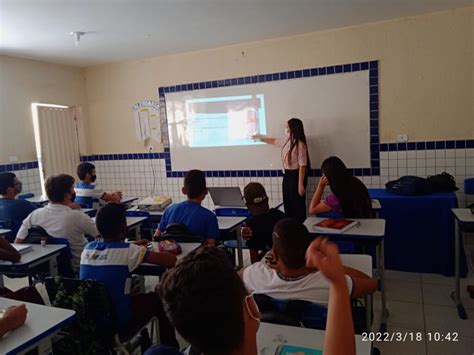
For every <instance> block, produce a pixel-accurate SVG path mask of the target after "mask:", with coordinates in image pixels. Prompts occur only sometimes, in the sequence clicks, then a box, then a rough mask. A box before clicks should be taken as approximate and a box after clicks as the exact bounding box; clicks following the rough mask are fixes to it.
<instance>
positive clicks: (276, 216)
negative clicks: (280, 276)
mask: <svg viewBox="0 0 474 355" xmlns="http://www.w3.org/2000/svg"><path fill="white" fill-rule="evenodd" d="M243 198H244V201H245V205H246V206H247V208H248V210H249V212H250V218H249V219H248V221H247V222H246V225H245V226H244V227H242V228H241V233H242V237H243V238H244V239H246V240H247V247H248V248H249V249H250V261H251V263H252V264H253V263H256V262H257V261H260V260H261V259H262V257H263V256H264V255H265V253H266V252H267V251H269V250H271V249H272V246H273V240H272V233H273V227H274V226H275V224H276V223H277V222H278V221H280V220H282V219H283V218H285V214H284V213H283V212H281V211H280V210H278V209H276V208H270V206H269V204H268V196H267V193H266V191H265V188H264V187H263V185H262V184H260V183H258V182H250V183H248V184H247V185H246V186H245V187H244V197H243Z"/></svg>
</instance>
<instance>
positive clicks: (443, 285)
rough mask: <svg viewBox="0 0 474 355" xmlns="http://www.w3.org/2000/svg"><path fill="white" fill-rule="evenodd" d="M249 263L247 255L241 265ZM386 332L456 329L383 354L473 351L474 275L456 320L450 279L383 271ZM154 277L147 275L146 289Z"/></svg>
mask: <svg viewBox="0 0 474 355" xmlns="http://www.w3.org/2000/svg"><path fill="white" fill-rule="evenodd" d="M248 263H249V258H248V254H246V255H245V264H248ZM386 280H387V308H388V310H389V318H388V332H401V333H402V334H405V333H407V332H410V333H412V332H423V333H425V332H441V333H447V332H451V333H452V332H457V333H458V334H459V336H458V338H457V339H458V341H457V342H446V341H444V342H435V341H428V339H427V337H426V336H425V335H423V340H422V341H419V342H417V341H405V342H377V343H374V346H376V347H377V348H379V349H380V351H381V354H383V355H401V354H403V355H438V354H439V355H451V354H453V355H473V354H474V300H473V299H471V298H469V296H468V294H467V292H466V285H468V284H472V285H474V278H473V277H471V278H469V279H462V280H461V295H462V300H463V303H464V306H465V307H466V311H467V314H468V319H467V320H461V319H459V317H458V315H457V311H456V307H455V306H454V304H453V302H452V300H451V296H450V295H451V291H452V290H453V287H454V278H452V277H444V276H440V275H435V274H419V273H407V272H399V271H391V270H387V272H386ZM5 281H6V282H5V285H6V286H7V287H9V288H13V289H17V288H20V287H23V286H25V285H26V279H8V278H6V280H5ZM156 282H157V279H156V278H153V277H147V280H146V286H147V289H148V290H151V289H153V287H154V285H156ZM380 308H381V307H380V294H379V293H377V294H375V296H374V313H375V320H374V326H373V331H378V329H379V325H380Z"/></svg>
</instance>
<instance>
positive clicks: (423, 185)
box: [385, 176, 433, 196]
mask: <svg viewBox="0 0 474 355" xmlns="http://www.w3.org/2000/svg"><path fill="white" fill-rule="evenodd" d="M385 189H386V190H387V191H388V192H392V193H394V194H397V195H406V196H417V195H428V194H430V193H432V192H433V189H432V186H431V184H430V183H429V181H428V180H427V179H425V178H421V177H418V176H402V177H401V178H399V179H397V180H393V181H389V182H387V183H386V184H385Z"/></svg>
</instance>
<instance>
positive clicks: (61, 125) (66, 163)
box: [33, 104, 80, 192]
mask: <svg viewBox="0 0 474 355" xmlns="http://www.w3.org/2000/svg"><path fill="white" fill-rule="evenodd" d="M35 108H36V109H35ZM35 111H36V112H35ZM76 122H77V119H76V115H75V109H74V107H65V106H55V105H41V104H37V105H34V107H33V124H34V129H35V140H36V153H37V156H38V164H39V168H40V175H41V185H42V188H43V192H44V180H45V179H47V178H48V176H51V175H57V174H69V175H72V176H74V177H75V176H76V168H77V165H78V164H79V161H80V158H79V157H80V153H79V141H78V131H77V124H76Z"/></svg>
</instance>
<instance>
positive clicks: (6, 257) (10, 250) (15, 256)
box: [0, 237, 21, 263]
mask: <svg viewBox="0 0 474 355" xmlns="http://www.w3.org/2000/svg"><path fill="white" fill-rule="evenodd" d="M20 259H21V254H20V253H19V252H18V251H17V250H16V249H15V248H14V247H12V246H11V244H10V242H9V241H8V240H6V239H5V238H3V237H0V261H11V262H13V263H17V262H19V261H20Z"/></svg>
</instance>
